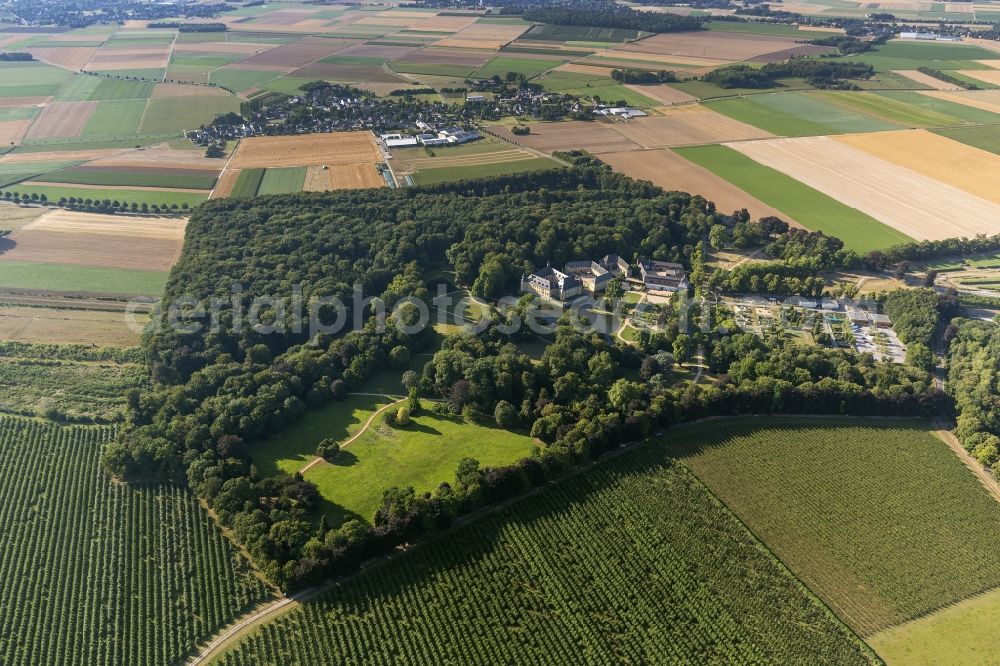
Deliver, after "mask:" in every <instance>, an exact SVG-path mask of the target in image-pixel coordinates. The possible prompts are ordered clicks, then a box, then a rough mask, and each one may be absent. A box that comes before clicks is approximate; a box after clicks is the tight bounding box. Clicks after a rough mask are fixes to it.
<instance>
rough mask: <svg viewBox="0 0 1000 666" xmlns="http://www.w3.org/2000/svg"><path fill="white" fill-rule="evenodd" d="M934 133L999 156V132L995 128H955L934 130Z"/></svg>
mask: <svg viewBox="0 0 1000 666" xmlns="http://www.w3.org/2000/svg"><path fill="white" fill-rule="evenodd" d="M934 133H935V134H940V135H941V136H944V137H948V138H949V139H952V140H953V141H959V142H961V143H964V144H965V145H967V146H972V147H973V148H979V149H981V150H988V151H989V152H991V153H996V154H997V155H1000V132H998V131H997V129H996V127H956V128H948V129H936V130H934Z"/></svg>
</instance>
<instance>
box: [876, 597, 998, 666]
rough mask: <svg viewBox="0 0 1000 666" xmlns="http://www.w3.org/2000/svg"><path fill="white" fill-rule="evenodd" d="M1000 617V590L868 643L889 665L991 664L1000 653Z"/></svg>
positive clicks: (901, 626) (916, 621)
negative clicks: (998, 626) (999, 622)
mask: <svg viewBox="0 0 1000 666" xmlns="http://www.w3.org/2000/svg"><path fill="white" fill-rule="evenodd" d="M998 615H1000V590H992V591H990V592H987V593H986V594H982V595H979V596H977V597H973V598H972V599H967V600H965V601H962V602H960V603H957V604H955V605H953V606H949V607H947V608H942V609H941V610H939V611H936V612H934V613H931V614H930V615H926V616H924V617H922V618H919V619H916V620H913V621H912V622H907V623H906V624H902V625H899V626H898V627H892V628H891V629H886V630H885V631H881V632H879V633H877V634H875V635H874V636H871V637H869V638H868V644H869V645H871V646H872V647H873V648H874V649H875V651H876V652H878V654H879V656H880V657H882V658H883V659H884V660H885V661H886V663H888V664H907V666H936V665H940V664H958V663H967V664H971V663H976V664H987V663H990V662H991V661H992V660H993V659H994V658H995V657H996V655H997V654H998V653H1000V637H998V636H997V633H996V631H994V626H995V619H996V617H997V616H998Z"/></svg>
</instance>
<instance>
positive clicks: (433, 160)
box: [393, 144, 537, 173]
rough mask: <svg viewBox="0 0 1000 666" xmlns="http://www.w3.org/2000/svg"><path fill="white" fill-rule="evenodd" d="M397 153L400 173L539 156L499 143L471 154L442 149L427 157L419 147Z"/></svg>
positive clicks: (396, 163) (528, 158)
mask: <svg viewBox="0 0 1000 666" xmlns="http://www.w3.org/2000/svg"><path fill="white" fill-rule="evenodd" d="M401 153H402V151H400V153H397V155H396V158H395V159H394V160H393V167H394V169H395V170H396V171H397V172H399V173H413V172H414V171H422V170H424V169H443V168H453V167H472V166H479V165H482V164H501V163H503V162H520V161H522V160H530V159H531V158H533V157H537V155H536V154H535V153H530V152H528V151H527V150H523V149H521V148H516V147H514V146H508V147H505V146H504V144H498V149H497V150H489V151H485V152H477V153H471V154H458V155H452V154H449V153H448V152H447V151H446V150H442V151H440V152H439V153H438V154H437V155H436V156H434V157H426V153H425V152H424V151H423V150H421V149H419V148H415V149H410V150H408V151H406V152H405V153H402V154H401Z"/></svg>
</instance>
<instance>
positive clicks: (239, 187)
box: [229, 169, 264, 197]
mask: <svg viewBox="0 0 1000 666" xmlns="http://www.w3.org/2000/svg"><path fill="white" fill-rule="evenodd" d="M262 180H264V169H243V170H241V171H240V175H239V176H238V177H237V178H236V183H235V184H234V185H233V189H232V191H231V192H230V193H229V196H231V197H253V196H256V195H257V190H258V189H259V188H260V182H261V181H262Z"/></svg>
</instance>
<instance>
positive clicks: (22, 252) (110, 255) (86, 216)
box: [0, 210, 187, 271]
mask: <svg viewBox="0 0 1000 666" xmlns="http://www.w3.org/2000/svg"><path fill="white" fill-rule="evenodd" d="M186 224H187V220H185V219H175V218H152V219H149V218H131V217H120V216H114V215H98V214H94V213H77V212H72V211H65V210H53V211H50V212H48V213H46V214H45V215H42V216H41V217H39V218H38V219H36V220H34V221H32V222H29V223H27V224H25V225H24V226H22V227H20V228H19V229H17V230H16V231H14V232H13V233H11V234H10V235H9V236H7V237H6V238H7V240H8V244H10V247H6V248H5V251H4V252H3V254H0V262H2V261H22V262H33V263H42V264H70V265H75V266H101V267H105V268H128V269H138V270H151V271H167V270H169V269H170V267H171V266H173V265H174V262H175V261H177V257H178V255H179V254H180V251H181V245H182V243H183V241H184V227H185V225H186Z"/></svg>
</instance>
